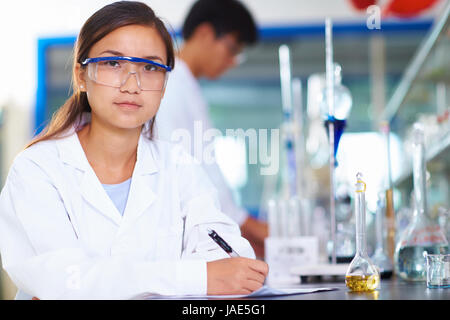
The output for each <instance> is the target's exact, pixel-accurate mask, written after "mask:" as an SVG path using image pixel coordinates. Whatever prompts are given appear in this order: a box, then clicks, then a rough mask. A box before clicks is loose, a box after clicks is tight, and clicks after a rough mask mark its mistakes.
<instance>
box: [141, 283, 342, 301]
mask: <svg viewBox="0 0 450 320" xmlns="http://www.w3.org/2000/svg"><path fill="white" fill-rule="evenodd" d="M332 290H337V288H283V289H275V288H271V287H269V286H263V287H261V288H260V289H258V290H256V291H254V292H252V293H250V294H237V295H160V294H153V293H145V294H142V295H139V296H137V297H136V298H135V299H144V300H153V299H163V300H164V299H187V300H189V299H239V298H263V297H281V296H290V295H296V294H307V293H314V292H320V291H332Z"/></svg>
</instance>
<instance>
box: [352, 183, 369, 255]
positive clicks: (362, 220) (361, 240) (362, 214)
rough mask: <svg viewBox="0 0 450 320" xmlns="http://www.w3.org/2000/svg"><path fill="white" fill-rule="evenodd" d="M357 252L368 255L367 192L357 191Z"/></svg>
mask: <svg viewBox="0 0 450 320" xmlns="http://www.w3.org/2000/svg"><path fill="white" fill-rule="evenodd" d="M355 213H356V215H355V218H356V254H357V255H359V256H366V255H367V250H366V201H365V193H364V192H357V193H356V199H355Z"/></svg>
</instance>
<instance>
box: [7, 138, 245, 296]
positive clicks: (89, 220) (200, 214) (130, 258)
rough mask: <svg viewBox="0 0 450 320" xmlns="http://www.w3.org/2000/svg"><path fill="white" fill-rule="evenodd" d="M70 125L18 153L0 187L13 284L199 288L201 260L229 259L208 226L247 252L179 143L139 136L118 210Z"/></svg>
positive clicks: (59, 291) (33, 289) (63, 292)
mask: <svg viewBox="0 0 450 320" xmlns="http://www.w3.org/2000/svg"><path fill="white" fill-rule="evenodd" d="M74 132H75V131H74V129H72V132H71V134H70V135H69V136H68V137H66V138H63V139H60V140H49V141H43V142H39V143H37V144H35V145H33V146H31V147H30V148H28V149H25V150H24V151H22V152H21V153H20V154H19V155H18V156H17V157H16V159H15V160H14V162H13V165H12V167H11V169H10V171H9V174H8V177H7V180H6V183H5V186H4V188H3V190H2V192H1V194H0V250H1V258H2V263H3V267H4V269H5V270H6V271H7V273H8V274H9V276H10V278H11V279H12V281H13V282H14V283H15V285H16V286H17V287H18V288H19V291H22V292H24V293H26V294H28V295H31V296H36V297H39V298H40V299H128V298H132V297H135V296H136V295H139V294H141V293H144V292H152V293H158V294H206V288H207V283H206V279H207V277H206V262H207V261H211V260H216V259H221V258H225V257H228V256H227V254H226V253H225V252H224V251H223V250H222V249H221V248H219V247H218V246H217V244H215V243H214V242H213V241H212V240H211V239H210V238H209V237H208V235H207V233H206V228H208V227H209V228H212V229H215V230H216V231H217V232H218V233H219V234H221V235H222V237H223V238H224V239H225V240H227V241H228V242H229V243H230V245H231V246H232V247H234V249H235V250H236V251H237V252H239V253H240V254H241V255H242V256H246V257H251V258H254V253H253V250H252V248H251V246H250V244H249V243H248V241H247V240H245V239H244V238H242V237H241V236H240V231H239V228H238V225H237V224H236V223H234V222H233V221H232V220H231V219H230V218H228V217H227V216H226V215H225V214H223V213H221V211H220V210H219V208H218V201H217V198H216V196H217V195H216V191H215V189H214V188H213V187H212V185H211V183H210V182H209V180H208V178H207V176H206V175H205V174H204V173H203V171H202V170H201V168H200V167H199V166H198V164H196V163H193V161H189V160H192V159H191V157H190V156H188V155H187V154H186V153H185V152H184V151H182V149H181V148H180V147H177V146H174V145H170V144H168V143H164V142H160V141H150V140H148V139H147V138H145V137H144V136H143V135H141V137H140V139H139V144H138V150H137V160H136V165H135V169H134V171H133V175H132V181H131V187H130V192H129V196H128V202H127V206H126V209H125V212H124V215H123V217H122V216H121V214H120V213H119V212H118V210H117V209H116V207H115V206H114V204H113V202H112V201H111V199H110V198H109V197H108V195H107V193H106V192H105V190H104V189H103V187H102V185H101V183H100V181H99V180H98V178H97V176H96V175H95V172H94V171H93V169H92V168H91V166H90V165H89V163H88V161H87V158H86V156H85V154H84V151H83V149H82V147H81V144H80V142H79V140H78V136H77V134H76V133H74ZM19 296H20V295H19ZM22 296H23V295H22Z"/></svg>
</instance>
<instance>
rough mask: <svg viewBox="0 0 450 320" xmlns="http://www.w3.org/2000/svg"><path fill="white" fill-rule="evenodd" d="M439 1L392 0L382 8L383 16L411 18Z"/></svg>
mask: <svg viewBox="0 0 450 320" xmlns="http://www.w3.org/2000/svg"><path fill="white" fill-rule="evenodd" d="M438 2H439V0H392V1H391V2H389V3H388V5H387V6H386V7H385V8H383V16H388V15H393V16H396V17H400V18H411V17H414V16H417V15H419V14H420V13H421V12H423V11H425V10H427V9H429V8H431V7H432V6H434V5H435V4H436V3H438Z"/></svg>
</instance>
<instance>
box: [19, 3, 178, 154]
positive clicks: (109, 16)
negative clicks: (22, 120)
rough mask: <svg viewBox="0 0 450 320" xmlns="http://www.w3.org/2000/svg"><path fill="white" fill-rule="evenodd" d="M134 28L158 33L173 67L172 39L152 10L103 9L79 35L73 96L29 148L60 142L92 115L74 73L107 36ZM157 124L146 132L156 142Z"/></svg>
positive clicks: (135, 5) (113, 6)
mask: <svg viewBox="0 0 450 320" xmlns="http://www.w3.org/2000/svg"><path fill="white" fill-rule="evenodd" d="M134 24H136V25H144V26H150V27H152V28H155V29H156V31H158V33H159V34H160V36H161V38H162V40H163V42H164V44H165V46H166V53H167V61H166V64H167V65H168V66H170V67H172V68H173V67H174V65H175V56H174V49H173V44H172V38H171V36H170V34H169V32H168V31H167V29H166V27H165V26H164V23H163V22H162V21H161V19H160V18H158V17H157V16H156V15H155V13H154V12H153V10H152V9H151V8H150V7H149V6H147V5H146V4H144V3H142V2H137V1H118V2H115V3H112V4H109V5H106V6H104V7H103V8H101V9H100V10H98V11H97V12H96V13H94V14H93V15H92V16H91V17H90V18H89V19H88V20H87V21H86V22H85V23H84V25H83V27H82V28H81V30H80V34H79V35H78V38H77V41H76V44H75V47H74V58H73V72H72V86H73V94H72V96H71V97H70V98H69V99H68V100H67V101H66V102H65V103H64V104H63V105H62V106H61V107H60V108H59V109H58V110H57V111H56V112H55V113H54V115H53V116H52V119H51V121H50V123H49V124H48V125H47V126H46V127H45V128H44V130H43V131H42V133H41V134H40V135H38V136H37V137H36V138H34V139H33V140H32V141H31V142H30V143H29V144H28V145H27V148H28V147H30V146H32V145H33V144H35V143H37V142H39V141H43V140H49V139H57V138H61V137H62V136H63V133H64V132H66V130H68V129H69V128H71V127H72V126H73V124H74V123H75V122H76V121H79V120H81V115H82V113H83V112H91V107H90V106H89V102H88V99H87V94H86V92H81V91H80V89H79V87H78V81H77V79H76V75H75V72H74V71H75V66H76V64H77V63H80V64H81V62H82V61H83V60H84V59H86V58H88V54H89V51H90V49H91V48H92V46H93V45H94V44H95V43H97V42H98V41H99V40H100V39H102V38H103V37H105V36H106V35H107V34H109V33H110V32H112V31H114V30H116V29H118V28H120V27H124V26H128V25H134ZM154 122H155V117H153V118H152V119H151V120H150V126H149V129H148V131H147V132H146V135H147V137H148V138H149V139H152V138H153V125H154Z"/></svg>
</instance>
